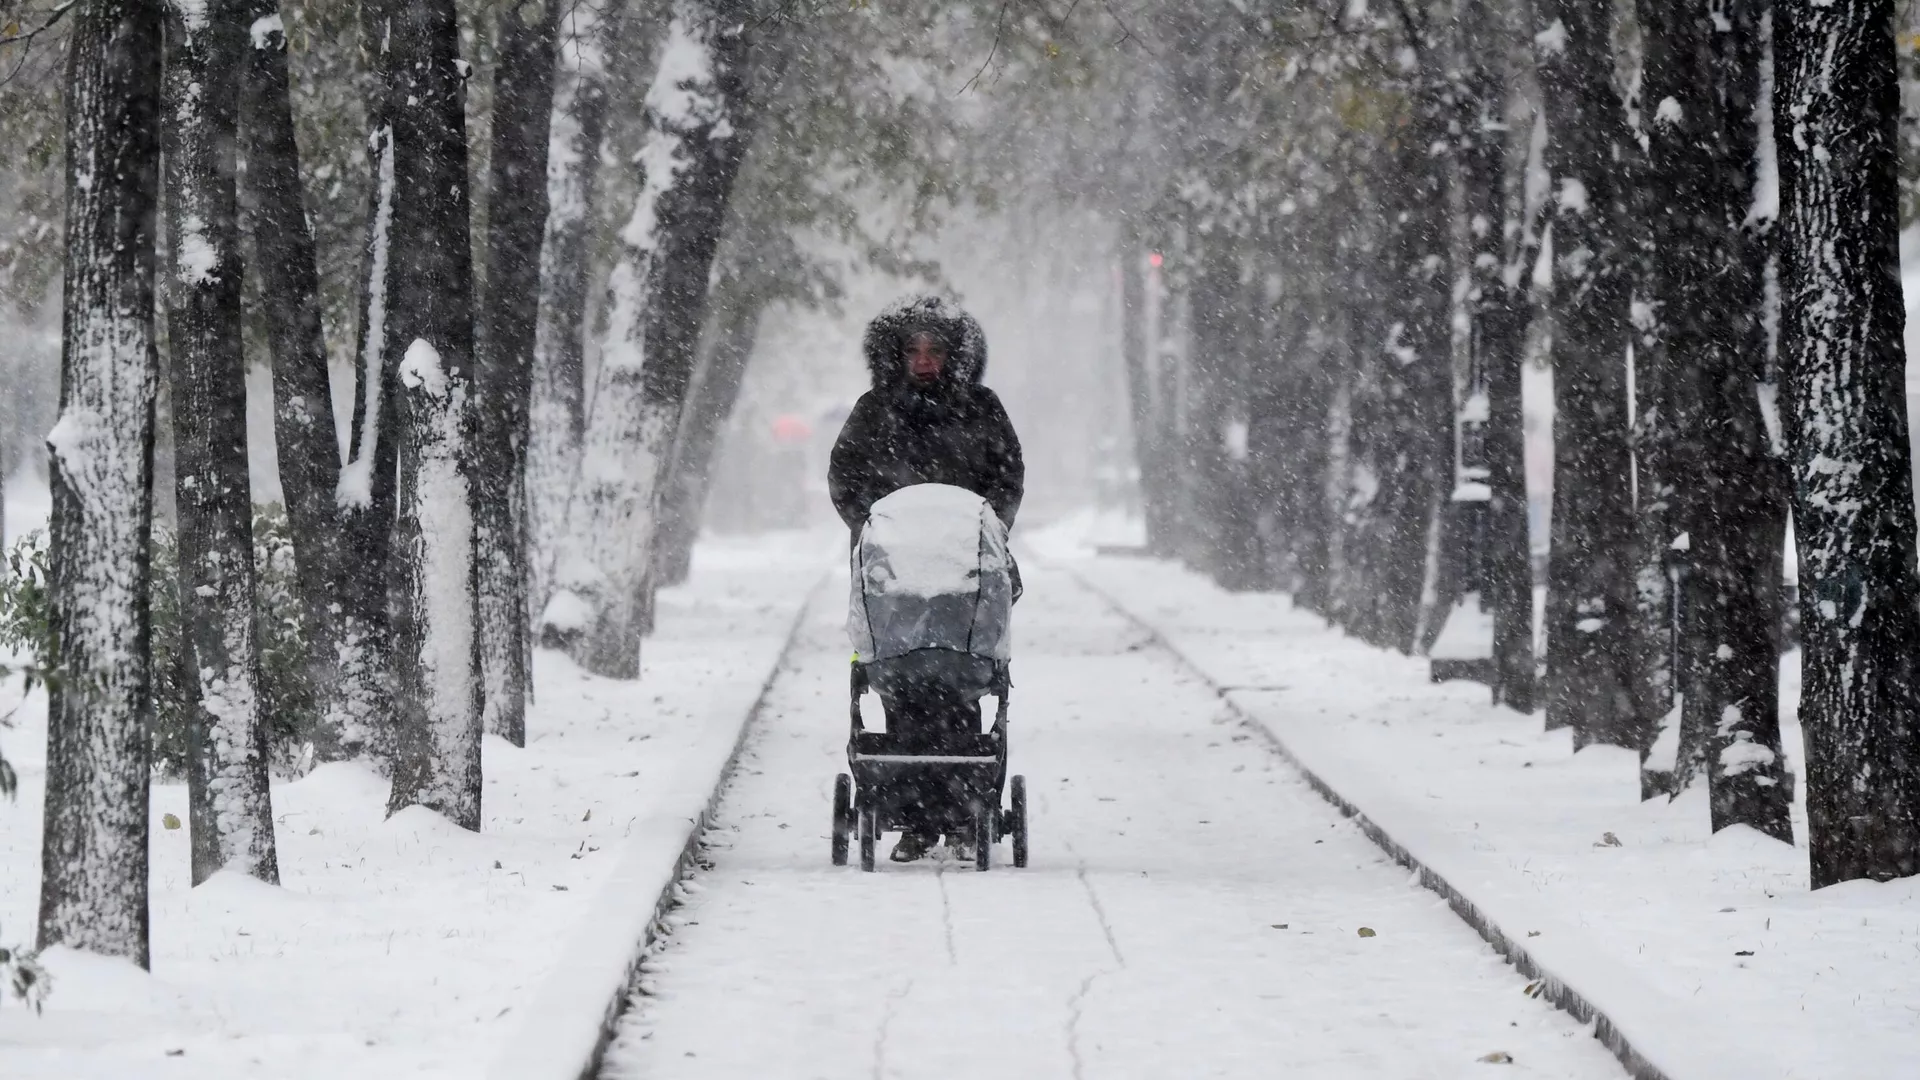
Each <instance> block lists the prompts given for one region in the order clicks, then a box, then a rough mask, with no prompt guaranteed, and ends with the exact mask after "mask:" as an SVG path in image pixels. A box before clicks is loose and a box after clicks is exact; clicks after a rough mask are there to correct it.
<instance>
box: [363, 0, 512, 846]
mask: <svg viewBox="0 0 1920 1080" xmlns="http://www.w3.org/2000/svg"><path fill="white" fill-rule="evenodd" d="M370 6H373V7H377V8H380V9H381V11H380V13H379V16H378V17H379V18H380V19H381V21H382V22H383V23H384V24H385V26H386V28H387V31H388V35H387V37H386V39H385V40H386V49H387V52H386V55H385V56H384V57H383V63H382V69H383V70H382V75H383V84H384V89H385V91H386V94H387V98H386V109H387V116H388V119H389V121H390V125H391V126H390V128H389V130H390V131H391V133H392V142H391V146H392V169H393V191H394V200H393V217H392V236H391V241H392V247H391V249H390V253H389V258H390V259H391V272H392V277H391V290H390V295H391V297H392V307H391V309H390V310H389V311H388V313H387V316H386V322H387V328H386V329H387V336H386V339H385V351H386V355H385V356H384V357H383V358H382V361H381V366H382V368H383V369H385V370H391V371H394V372H395V374H396V375H397V376H398V381H399V383H400V384H401V385H402V386H403V387H404V388H405V389H404V393H403V395H402V401H401V405H402V408H403V413H402V418H401V424H400V429H399V435H400V438H399V444H400V445H399V447H398V449H399V461H398V465H399V475H398V506H399V515H398V517H397V519H396V520H395V522H394V526H393V555H394V560H393V562H392V564H391V567H390V570H389V580H390V581H391V583H392V584H391V589H392V595H393V698H394V711H395V725H396V731H395V734H396V746H395V755H394V769H393V794H392V796H391V798H390V799H389V800H388V803H387V809H388V812H389V813H392V812H395V811H398V810H400V809H402V808H403V807H407V806H413V805H420V806H425V807H427V808H428V809H430V810H435V811H438V812H440V813H442V814H445V815H446V816H447V818H448V819H450V820H451V821H453V822H454V824H456V825H459V826H460V827H462V828H466V829H474V830H478V829H479V828H480V791H481V777H480V747H481V735H482V733H483V731H484V729H483V728H482V726H481V718H480V709H481V697H482V695H481V686H480V670H479V636H478V629H479V627H478V620H477V618H476V610H475V609H476V593H477V586H478V573H477V567H476V565H475V560H474V548H475V543H474V532H475V530H474V515H473V484H474V478H473V469H474V463H473V461H472V460H471V459H470V455H469V453H468V447H469V445H470V444H471V442H472V432H473V411H474V410H473V407H472V402H471V400H470V399H471V386H472V371H473V366H472V358H473V257H472V248H471V247H470V245H469V235H468V222H469V219H470V207H469V199H468V194H467V132H466V116H465V97H466V88H465V79H464V76H463V75H462V74H461V71H462V65H461V63H460V48H459V45H460V39H459V26H458V23H457V22H456V19H455V15H454V6H453V0H378V2H377V3H374V4H371V5H370ZM395 349H400V350H402V355H401V356H398V357H396V356H394V355H392V353H393V351H394V350H395Z"/></svg>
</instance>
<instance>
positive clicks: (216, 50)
mask: <svg viewBox="0 0 1920 1080" xmlns="http://www.w3.org/2000/svg"><path fill="white" fill-rule="evenodd" d="M167 15H168V18H167V57H166V65H167V70H166V102H165V105H166V107H165V114H164V115H165V121H164V132H165V158H166V181H167V225H168V228H167V232H168V238H169V240H170V241H171V243H172V248H173V280H172V281H170V282H169V283H168V288H167V297H168V304H167V312H168V323H167V341H168V345H169V350H170V356H169V360H170V362H169V365H168V370H169V373H170V376H171V382H172V390H173V446H174V492H175V495H174V499H175V505H176V507H177V508H178V516H179V524H178V535H179V538H180V539H179V543H180V562H179V568H180V569H179V574H180V577H179V589H180V615H181V623H182V626H181V632H182V633H181V637H182V644H183V646H184V649H183V651H185V652H189V653H191V655H192V658H193V659H192V663H191V664H190V669H191V671H192V675H193V678H192V680H191V681H190V683H189V697H190V698H191V699H192V701H193V704H192V706H191V708H190V712H189V714H188V728H187V744H188V753H187V791H188V817H189V820H190V824H191V826H192V830H193V881H194V884H196V885H197V884H199V883H200V882H203V881H205V880H206V879H207V878H209V877H212V876H213V874H214V873H215V872H217V871H219V870H222V869H232V870H236V871H238V872H240V873H244V874H249V875H251V876H253V877H257V878H260V879H261V880H263V881H270V882H278V880H279V877H280V872H279V866H278V863H277V860H276V856H275V852H274V838H273V804H272V799H271V797H270V794H269V778H268V774H267V729H266V724H265V722H264V721H265V717H264V715H263V703H262V701H261V696H260V685H259V683H260V663H259V659H260V658H259V652H258V649H257V647H256V644H255V642H256V640H257V639H256V636H255V632H254V605H253V574H254V567H253V499H252V496H251V494H250V491H251V489H250V487H249V483H248V477H247V388H246V369H245V364H246V361H245V358H244V357H243V356H242V353H241V344H240V250H239V246H240V234H239V222H238V216H237V207H236V193H235V164H236V163H235V157H234V152H235V141H236V137H237V125H238V120H239V76H240V64H241V61H242V55H243V54H242V50H243V49H245V48H246V33H247V27H246V24H245V23H244V22H243V19H244V16H245V12H244V10H243V6H242V3H241V0H213V2H212V3H204V2H195V0H173V2H171V3H169V4H168V5H167Z"/></svg>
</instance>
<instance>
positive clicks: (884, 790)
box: [833, 661, 1027, 871]
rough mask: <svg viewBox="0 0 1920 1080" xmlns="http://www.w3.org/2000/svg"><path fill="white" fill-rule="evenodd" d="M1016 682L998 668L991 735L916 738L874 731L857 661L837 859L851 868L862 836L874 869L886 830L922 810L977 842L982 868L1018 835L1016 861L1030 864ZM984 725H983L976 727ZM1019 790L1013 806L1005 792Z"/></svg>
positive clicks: (837, 816) (836, 820)
mask: <svg viewBox="0 0 1920 1080" xmlns="http://www.w3.org/2000/svg"><path fill="white" fill-rule="evenodd" d="M1012 685H1013V680H1012V679H1011V677H1010V675H1009V670H1008V665H1007V663H1005V662H1004V661H1003V662H998V663H995V664H994V665H993V675H992V679H991V682H990V683H989V684H988V686H987V689H986V691H985V693H983V694H982V695H981V696H986V695H988V694H990V695H992V696H993V697H994V698H995V699H996V700H997V701H998V702H999V705H998V708H997V710H996V715H995V717H994V721H993V726H992V727H991V728H989V729H988V730H987V731H985V732H980V731H973V732H969V733H964V734H944V735H940V736H938V737H936V738H933V739H928V738H924V737H921V738H915V739H912V740H911V741H909V740H907V739H905V738H903V737H902V736H899V735H897V734H895V733H893V732H892V731H869V730H867V727H866V724H865V722H864V721H863V720H862V718H861V716H860V701H861V699H862V698H863V697H865V696H866V693H867V691H868V690H870V689H873V685H872V680H871V678H870V676H869V674H868V671H867V667H866V665H863V664H860V663H858V662H856V663H855V664H854V665H853V671H852V675H851V677H850V681H849V696H850V701H849V703H848V720H849V730H848V735H847V767H848V769H849V770H850V772H845V773H841V774H840V775H839V776H838V777H836V778H835V780H834V793H833V864H834V865H835V866H845V865H846V863H847V856H848V848H849V847H850V845H851V841H852V840H853V839H854V838H856V837H857V838H858V839H859V842H860V869H862V870H865V871H872V870H873V869H874V849H875V846H876V844H877V843H878V842H879V838H880V834H881V833H883V832H897V831H899V830H901V829H903V828H905V827H907V826H908V825H909V824H912V823H914V822H913V819H912V818H910V817H909V815H910V813H913V812H915V811H917V812H919V813H921V814H926V813H931V814H933V815H934V816H936V817H937V818H938V819H940V820H943V821H944V822H946V823H948V824H949V825H951V826H957V827H955V828H950V829H948V830H947V831H949V832H959V831H961V830H962V829H965V830H968V831H970V832H971V834H972V836H973V839H974V866H975V869H978V870H986V869H988V868H989V867H991V866H992V863H993V845H994V844H995V843H997V842H998V841H1000V840H1002V839H1005V838H1009V837H1011V838H1012V840H1013V865H1015V866H1017V867H1024V866H1026V865H1027V781H1026V777H1024V776H1014V777H1012V778H1011V782H1009V777H1008V776H1007V735H1008V720H1007V707H1008V698H1009V691H1010V689H1011V687H1012ZM976 726H977V725H976ZM1009 788H1011V793H1012V798H1011V805H1010V806H1008V807H1006V808H1002V806H1001V797H1002V795H1003V794H1005V793H1006V792H1007V790H1008V789H1009Z"/></svg>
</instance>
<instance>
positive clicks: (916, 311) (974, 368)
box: [861, 293, 987, 390]
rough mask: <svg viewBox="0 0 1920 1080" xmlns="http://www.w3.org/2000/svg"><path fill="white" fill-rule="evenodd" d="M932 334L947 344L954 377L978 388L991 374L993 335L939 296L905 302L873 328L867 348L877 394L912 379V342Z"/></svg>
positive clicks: (866, 339)
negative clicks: (907, 359)
mask: <svg viewBox="0 0 1920 1080" xmlns="http://www.w3.org/2000/svg"><path fill="white" fill-rule="evenodd" d="M923 330H924V331H927V332H929V333H932V334H933V335H934V336H936V337H938V338H940V339H942V340H943V341H945V342H946V343H947V353H948V357H947V364H948V377H949V378H952V379H955V380H957V381H959V382H963V383H978V382H979V381H980V379H981V377H982V376H984V375H985V374H986V373H987V335H986V334H985V333H983V332H982V331H981V329H980V323H979V321H978V320H976V319H975V318H974V317H973V316H972V315H969V314H967V312H966V309H965V308H962V307H961V306H960V305H959V304H956V303H954V302H953V301H952V300H950V299H948V298H947V297H944V296H940V295H938V294H936V293H921V294H919V295H915V296H908V297H903V298H901V299H899V300H895V301H894V302H893V303H891V304H888V305H887V306H886V307H885V308H883V309H881V311H880V314H878V315H875V316H874V317H873V321H872V322H870V323H868V324H867V332H866V334H865V335H864V337H863V339H862V341H861V345H862V347H863V349H864V350H865V352H866V354H867V371H868V372H869V373H870V374H871V375H872V376H873V386H874V389H876V390H878V389H882V388H884V387H888V386H893V385H895V384H897V383H899V382H900V381H901V379H902V378H903V377H904V376H905V374H906V367H905V365H904V364H903V363H902V360H901V356H902V353H903V352H904V350H905V346H906V343H907V339H908V338H909V337H911V336H912V335H913V334H915V333H917V332H919V331H923Z"/></svg>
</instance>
